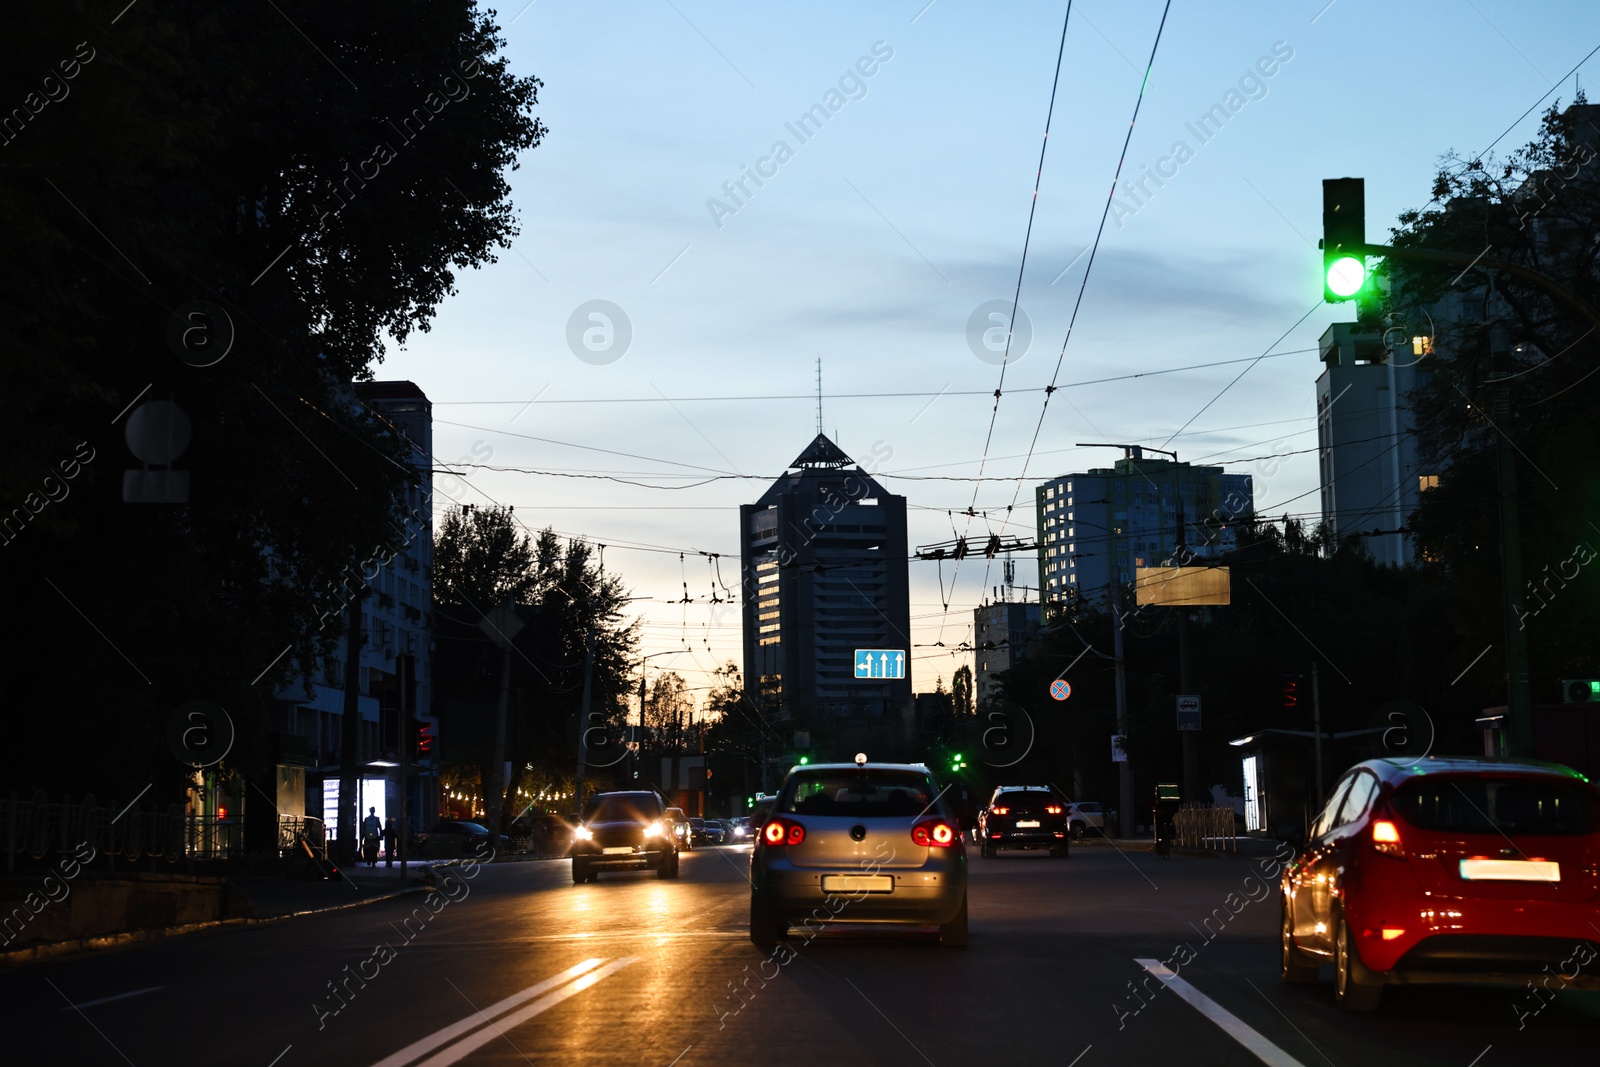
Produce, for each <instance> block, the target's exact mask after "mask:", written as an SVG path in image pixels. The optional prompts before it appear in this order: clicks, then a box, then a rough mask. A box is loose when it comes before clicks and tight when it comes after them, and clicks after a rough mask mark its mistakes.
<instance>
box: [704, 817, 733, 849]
mask: <svg viewBox="0 0 1600 1067" xmlns="http://www.w3.org/2000/svg"><path fill="white" fill-rule="evenodd" d="M706 840H708V841H710V842H711V843H712V844H713V845H721V844H724V843H726V842H727V840H728V828H727V826H725V825H723V823H722V820H720V819H707V820H706Z"/></svg>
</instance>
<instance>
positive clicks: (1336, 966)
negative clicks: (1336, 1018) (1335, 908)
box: [1333, 915, 1383, 1011]
mask: <svg viewBox="0 0 1600 1067" xmlns="http://www.w3.org/2000/svg"><path fill="white" fill-rule="evenodd" d="M1333 999H1334V1001H1335V1002H1336V1003H1337V1004H1338V1005H1339V1007H1341V1008H1343V1009H1344V1010H1345V1011H1376V1010H1377V1008H1378V1004H1379V1002H1381V1001H1382V1000H1383V983H1382V981H1381V980H1379V979H1377V978H1376V977H1375V976H1374V975H1373V973H1372V972H1371V971H1369V970H1367V968H1366V965H1365V964H1363V963H1362V962H1361V957H1359V956H1357V955H1356V949H1355V946H1354V945H1352V944H1351V943H1350V927H1349V924H1347V923H1346V922H1345V921H1344V916H1343V915H1341V916H1339V917H1338V920H1337V926H1336V928H1335V930H1334V933H1333Z"/></svg>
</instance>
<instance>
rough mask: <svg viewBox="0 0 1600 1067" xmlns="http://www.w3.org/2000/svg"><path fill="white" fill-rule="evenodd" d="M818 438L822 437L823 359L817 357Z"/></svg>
mask: <svg viewBox="0 0 1600 1067" xmlns="http://www.w3.org/2000/svg"><path fill="white" fill-rule="evenodd" d="M817 436H818V437H821V436H822V357H821V356H820V355H819V356H818V357H817Z"/></svg>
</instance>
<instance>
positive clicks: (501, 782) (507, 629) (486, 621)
mask: <svg viewBox="0 0 1600 1067" xmlns="http://www.w3.org/2000/svg"><path fill="white" fill-rule="evenodd" d="M478 628H479V629H481V630H483V631H484V632H485V633H487V634H488V635H489V637H490V639H491V640H492V641H494V643H495V644H497V645H499V646H500V700H499V703H498V704H496V706H495V713H494V751H493V755H492V757H491V759H490V764H489V777H490V779H491V780H492V784H491V783H485V785H484V797H483V810H484V813H485V818H486V819H487V820H488V823H489V832H490V833H491V834H495V835H498V834H499V833H500V830H501V826H500V820H501V818H502V816H503V815H504V814H505V810H504V809H505V798H506V786H507V785H508V784H509V783H508V782H507V781H506V706H507V705H508V704H509V703H510V701H511V653H512V639H513V638H515V637H516V636H517V633H518V632H519V631H520V630H521V629H522V620H521V619H520V618H518V617H517V602H516V599H515V598H514V597H510V596H508V597H506V598H505V600H503V601H502V602H501V603H500V605H499V606H498V607H496V608H495V609H494V610H493V611H491V612H489V614H487V615H485V616H484V617H483V621H482V622H480V623H478ZM495 840H498V838H497V837H496V838H495Z"/></svg>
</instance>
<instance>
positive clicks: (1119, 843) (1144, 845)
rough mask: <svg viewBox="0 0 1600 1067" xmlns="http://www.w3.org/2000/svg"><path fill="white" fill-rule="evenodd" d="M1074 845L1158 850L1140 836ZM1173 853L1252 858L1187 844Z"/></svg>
mask: <svg viewBox="0 0 1600 1067" xmlns="http://www.w3.org/2000/svg"><path fill="white" fill-rule="evenodd" d="M1072 847H1073V848H1083V847H1090V848H1116V849H1120V850H1121V851H1123V852H1154V851H1155V850H1156V843H1155V842H1154V841H1144V840H1140V839H1138V838H1131V839H1128V840H1123V839H1121V838H1108V839H1107V840H1105V841H1089V840H1079V841H1074V842H1073V843H1072ZM1172 855H1174V856H1187V857H1190V858H1192V859H1215V860H1236V859H1248V858H1250V854H1249V853H1247V852H1239V851H1236V850H1233V849H1215V848H1190V847H1188V846H1186V845H1174V846H1172Z"/></svg>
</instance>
